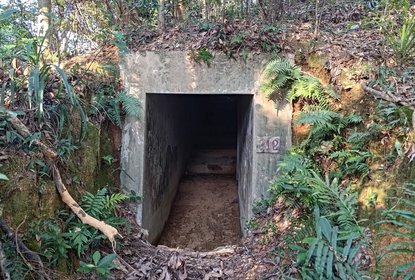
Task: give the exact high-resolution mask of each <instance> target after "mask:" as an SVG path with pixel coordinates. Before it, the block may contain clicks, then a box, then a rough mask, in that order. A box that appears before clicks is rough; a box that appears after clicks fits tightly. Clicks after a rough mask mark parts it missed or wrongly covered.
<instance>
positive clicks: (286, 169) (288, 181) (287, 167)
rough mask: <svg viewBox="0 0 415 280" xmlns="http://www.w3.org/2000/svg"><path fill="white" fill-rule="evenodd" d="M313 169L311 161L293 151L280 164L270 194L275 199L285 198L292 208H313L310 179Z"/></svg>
mask: <svg viewBox="0 0 415 280" xmlns="http://www.w3.org/2000/svg"><path fill="white" fill-rule="evenodd" d="M313 169H314V165H313V163H312V161H311V160H310V159H308V158H307V157H305V156H304V155H302V154H301V152H298V151H295V150H294V149H291V150H290V151H289V152H288V154H287V155H285V156H284V157H283V159H282V160H281V161H280V163H279V164H278V176H277V177H276V179H275V180H274V181H273V182H272V184H271V186H270V188H269V191H270V193H271V194H272V195H273V197H274V198H277V197H280V196H283V197H284V198H286V200H287V201H286V203H288V204H290V205H291V206H295V205H297V204H304V205H305V206H311V205H312V203H313V199H312V190H311V188H310V186H309V184H308V179H309V178H311V177H312V176H313V174H312V170H313ZM298 200H300V202H298Z"/></svg>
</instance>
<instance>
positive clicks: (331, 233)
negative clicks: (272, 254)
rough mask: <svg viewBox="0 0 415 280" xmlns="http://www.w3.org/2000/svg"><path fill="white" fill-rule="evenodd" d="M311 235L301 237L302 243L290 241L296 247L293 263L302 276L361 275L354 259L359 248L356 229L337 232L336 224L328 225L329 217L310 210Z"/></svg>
mask: <svg viewBox="0 0 415 280" xmlns="http://www.w3.org/2000/svg"><path fill="white" fill-rule="evenodd" d="M314 222H315V235H313V236H310V237H308V238H306V239H304V240H303V243H302V244H303V246H298V245H296V244H291V245H290V248H291V249H293V250H298V254H297V263H298V265H299V267H300V273H301V276H302V278H303V279H310V280H314V279H327V280H330V279H342V280H347V279H365V272H364V271H361V270H360V263H359V261H356V260H355V257H356V256H357V254H358V252H359V251H360V242H359V237H360V234H359V233H355V232H352V233H349V234H348V235H346V236H341V234H340V233H339V227H337V226H332V224H331V222H330V221H329V219H327V218H326V217H322V216H320V210H319V208H318V207H315V210H314ZM366 279H367V278H366Z"/></svg>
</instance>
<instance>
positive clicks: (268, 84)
mask: <svg viewBox="0 0 415 280" xmlns="http://www.w3.org/2000/svg"><path fill="white" fill-rule="evenodd" d="M300 78H301V71H300V69H299V68H298V67H296V66H294V65H292V64H291V63H290V62H289V61H288V60H287V59H285V58H280V57H279V58H276V59H274V60H272V61H271V62H269V63H268V64H267V66H266V67H265V69H264V81H263V84H262V86H261V91H262V92H263V93H264V94H265V95H266V96H271V94H273V93H274V92H275V91H277V90H279V89H282V88H288V87H289V86H290V85H291V84H292V83H293V82H294V81H296V80H298V79H300Z"/></svg>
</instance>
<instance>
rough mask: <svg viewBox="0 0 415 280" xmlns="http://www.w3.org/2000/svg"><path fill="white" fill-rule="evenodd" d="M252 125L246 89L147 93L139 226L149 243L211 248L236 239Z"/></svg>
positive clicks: (238, 235)
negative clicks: (145, 231)
mask: <svg viewBox="0 0 415 280" xmlns="http://www.w3.org/2000/svg"><path fill="white" fill-rule="evenodd" d="M251 130H252V95H234V94H232V95H230V94H227V95H226V94H211V95H208V94H204V95H195V94H147V97H146V142H145V143H146V144H145V162H146V165H145V168H144V190H143V227H144V228H146V229H148V230H149V236H150V241H151V242H153V243H158V244H162V245H167V246H170V247H180V248H190V249H194V250H211V249H214V248H216V247H218V246H223V245H229V244H235V243H237V242H238V241H239V239H240V237H241V224H240V219H239V208H240V207H241V205H240V200H241V195H243V194H241V193H240V192H239V194H238V181H239V180H240V178H241V176H243V175H242V173H243V172H242V171H243V169H244V166H243V165H242V164H241V163H240V162H241V161H244V162H246V161H247V160H248V161H249V159H244V158H243V157H244V156H245V157H247V155H245V154H244V152H243V151H244V150H247V149H249V148H250V147H246V145H247V144H246V143H247V141H246V138H247V137H252V131H251ZM245 167H246V164H245ZM242 207H243V205H242Z"/></svg>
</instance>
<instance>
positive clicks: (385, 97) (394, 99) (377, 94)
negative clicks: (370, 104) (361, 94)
mask: <svg viewBox="0 0 415 280" xmlns="http://www.w3.org/2000/svg"><path fill="white" fill-rule="evenodd" d="M362 88H363V90H364V91H366V92H367V93H370V94H372V95H374V96H375V97H376V98H380V99H383V100H385V101H389V102H394V103H397V104H400V105H404V106H408V107H411V109H412V110H415V104H412V103H410V102H409V101H408V100H405V99H402V98H401V97H398V96H396V95H393V94H390V93H387V92H383V91H379V90H376V89H374V88H371V87H368V86H367V85H365V84H362Z"/></svg>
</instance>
